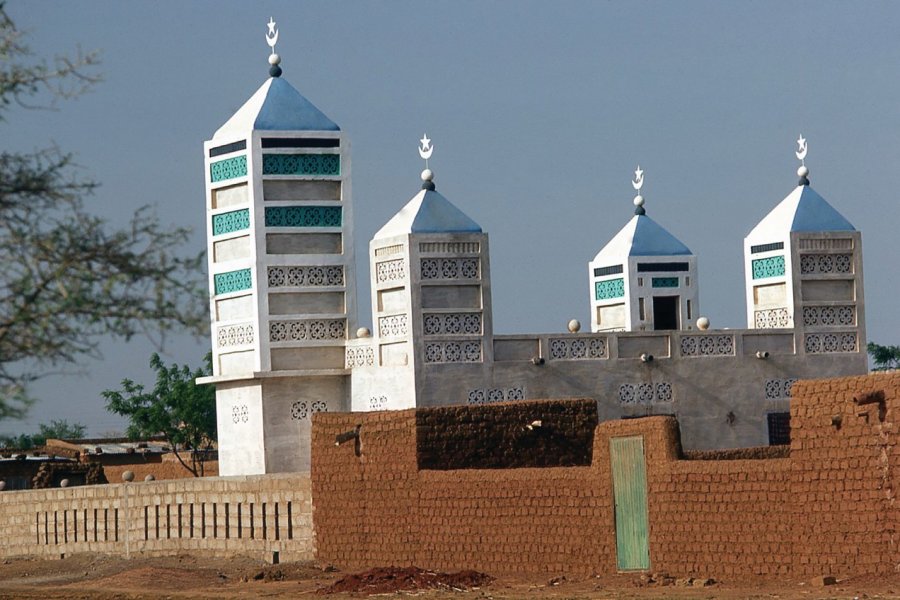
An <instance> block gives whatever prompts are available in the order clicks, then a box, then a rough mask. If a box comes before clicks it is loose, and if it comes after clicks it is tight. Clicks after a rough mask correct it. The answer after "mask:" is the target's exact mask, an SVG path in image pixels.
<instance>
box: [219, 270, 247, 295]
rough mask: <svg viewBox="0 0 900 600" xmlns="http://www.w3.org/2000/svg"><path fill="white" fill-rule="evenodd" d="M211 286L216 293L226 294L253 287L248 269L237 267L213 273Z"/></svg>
mask: <svg viewBox="0 0 900 600" xmlns="http://www.w3.org/2000/svg"><path fill="white" fill-rule="evenodd" d="M213 287H214V288H215V290H216V294H217V295H218V294H228V293H230V292H240V291H242V290H249V289H251V288H252V287H253V279H252V278H251V277H250V269H238V270H236V271H227V272H225V273H216V274H215V275H213Z"/></svg>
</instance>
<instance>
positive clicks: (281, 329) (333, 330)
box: [269, 319, 347, 342]
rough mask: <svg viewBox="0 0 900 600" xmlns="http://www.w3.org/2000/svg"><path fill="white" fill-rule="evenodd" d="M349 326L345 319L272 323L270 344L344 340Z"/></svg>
mask: <svg viewBox="0 0 900 600" xmlns="http://www.w3.org/2000/svg"><path fill="white" fill-rule="evenodd" d="M346 328H347V325H346V323H345V321H344V319H304V320H297V321H270V322H269V341H270V342H302V341H316V340H342V339H344V337H345V332H346Z"/></svg>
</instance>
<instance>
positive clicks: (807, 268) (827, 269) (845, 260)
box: [800, 254, 853, 275]
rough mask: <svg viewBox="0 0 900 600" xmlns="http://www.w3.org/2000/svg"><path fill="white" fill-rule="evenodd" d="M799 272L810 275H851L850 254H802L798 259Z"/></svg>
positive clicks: (851, 257)
mask: <svg viewBox="0 0 900 600" xmlns="http://www.w3.org/2000/svg"><path fill="white" fill-rule="evenodd" d="M800 272H801V273H803V274H804V275H807V274H812V273H826V274H827V273H852V272H853V256H852V255H851V254H803V255H802V256H801V257H800Z"/></svg>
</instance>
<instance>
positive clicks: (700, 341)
mask: <svg viewBox="0 0 900 600" xmlns="http://www.w3.org/2000/svg"><path fill="white" fill-rule="evenodd" d="M681 355H682V356H733V355H734V336H732V335H691V336H685V337H683V338H681Z"/></svg>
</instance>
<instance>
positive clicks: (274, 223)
mask: <svg viewBox="0 0 900 600" xmlns="http://www.w3.org/2000/svg"><path fill="white" fill-rule="evenodd" d="M341 221H342V211H341V207H340V206H270V207H268V208H266V227H340V226H341Z"/></svg>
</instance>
